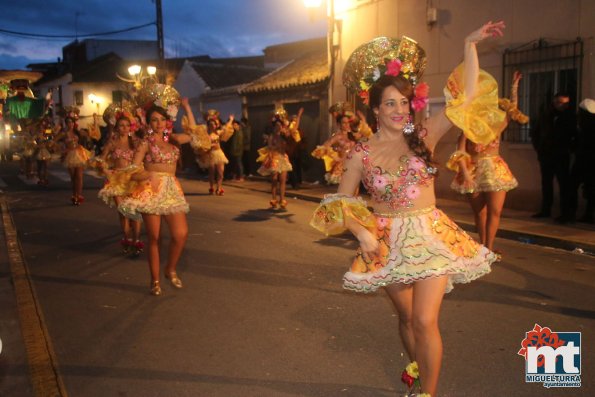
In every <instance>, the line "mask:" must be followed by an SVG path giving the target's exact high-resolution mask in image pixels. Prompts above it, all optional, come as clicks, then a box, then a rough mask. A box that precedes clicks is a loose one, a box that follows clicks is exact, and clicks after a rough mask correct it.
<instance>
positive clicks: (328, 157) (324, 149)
mask: <svg viewBox="0 0 595 397" xmlns="http://www.w3.org/2000/svg"><path fill="white" fill-rule="evenodd" d="M310 154H311V155H312V157H314V158H317V159H320V160H322V161H324V170H325V171H326V172H330V171H331V170H332V169H333V166H334V165H335V163H336V162H337V161H339V153H337V152H336V151H335V150H334V149H333V148H332V147H330V146H324V145H318V146H316V149H314V150H313V151H312V153H310Z"/></svg>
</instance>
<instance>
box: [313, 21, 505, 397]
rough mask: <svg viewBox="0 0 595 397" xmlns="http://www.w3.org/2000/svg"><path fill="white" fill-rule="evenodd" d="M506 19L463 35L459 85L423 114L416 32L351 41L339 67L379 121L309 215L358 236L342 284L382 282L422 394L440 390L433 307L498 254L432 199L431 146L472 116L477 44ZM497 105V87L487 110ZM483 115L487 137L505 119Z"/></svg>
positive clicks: (477, 92) (361, 288) (480, 136)
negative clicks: (440, 106)
mask: <svg viewBox="0 0 595 397" xmlns="http://www.w3.org/2000/svg"><path fill="white" fill-rule="evenodd" d="M503 28H504V23H503V22H497V23H491V22H489V23H487V24H485V25H484V26H482V27H481V28H480V29H478V30H477V31H475V32H473V33H471V34H470V35H469V36H467V38H466V39H465V57H464V68H463V69H461V70H460V71H461V73H462V75H461V77H462V78H463V81H464V82H465V84H464V85H463V86H464V91H460V92H457V94H456V96H454V97H453V98H451V99H450V100H449V101H448V103H447V105H446V109H445V111H441V112H435V114H434V116H432V117H431V118H429V119H427V120H423V121H422V122H421V123H419V124H414V120H413V118H412V116H413V114H412V112H416V111H420V110H422V109H423V108H425V107H426V106H427V104H428V97H427V94H428V86H427V84H425V83H419V78H420V76H421V73H422V71H423V69H424V67H425V53H424V51H423V50H422V49H421V48H420V47H419V45H418V44H417V43H416V42H415V41H413V40H411V39H409V38H406V37H403V38H401V39H400V40H399V39H390V38H386V37H381V38H377V39H374V40H372V41H371V42H369V43H366V44H364V45H362V46H360V47H359V48H357V49H356V50H355V51H354V53H353V54H352V55H351V56H350V58H349V60H348V61H347V63H346V66H345V70H344V74H343V81H344V83H345V84H347V85H348V86H349V87H350V88H351V89H353V90H355V91H357V92H359V94H360V97H362V98H364V99H367V100H369V106H370V108H371V110H372V112H373V114H374V116H375V117H377V119H378V130H377V132H376V133H375V134H374V135H373V136H372V137H370V138H369V139H368V140H364V141H362V142H360V143H358V144H356V146H355V147H354V148H353V150H351V152H350V153H349V154H348V156H347V160H346V162H345V172H344V173H343V177H342V178H341V183H340V184H339V189H338V193H337V194H333V195H327V196H326V197H325V198H324V199H323V201H322V202H321V204H320V206H319V207H318V208H317V209H316V211H315V213H314V215H313V217H312V220H311V225H312V226H314V227H315V228H317V229H318V230H321V231H323V232H325V233H327V234H330V233H337V232H340V231H342V230H344V228H347V229H349V230H350V231H351V232H352V233H353V234H354V236H355V237H356V238H357V239H358V240H359V243H360V248H359V249H358V252H357V255H356V257H355V259H354V261H353V263H352V265H351V269H350V270H349V271H348V272H347V273H346V274H345V276H344V278H343V281H344V287H345V288H347V289H350V290H353V291H357V292H372V291H375V290H377V289H378V288H381V287H384V289H385V291H386V292H387V294H388V296H389V297H390V299H391V300H392V302H393V304H394V306H395V308H396V309H397V311H398V313H399V331H400V334H401V339H402V341H403V344H404V346H405V348H406V350H407V353H408V355H409V358H410V359H411V360H415V361H416V364H415V365H418V370H419V377H418V379H417V380H418V382H421V386H420V388H421V392H422V393H423V394H421V395H422V396H429V395H432V396H434V397H436V389H437V384H438V377H439V373H440V366H441V361H442V342H441V337H440V331H439V329H438V315H439V311H440V306H441V303H442V299H443V296H444V293H445V292H449V291H450V290H451V289H452V287H453V283H466V282H469V281H472V280H474V279H476V278H478V277H480V276H482V275H485V274H487V273H489V272H490V265H491V263H492V262H493V261H494V260H495V259H496V257H495V255H494V253H493V252H491V251H490V250H488V249H487V248H486V247H484V246H481V245H479V244H477V243H476V242H475V241H473V240H472V239H471V237H469V236H468V235H467V234H466V233H465V232H464V231H463V230H462V229H460V228H459V227H458V226H457V225H456V224H455V223H454V222H453V221H452V220H450V219H449V218H448V217H447V216H446V215H445V214H444V213H443V212H442V211H440V210H439V209H437V208H436V206H435V202H436V198H435V193H434V178H435V175H436V171H437V170H436V166H435V165H434V163H433V161H432V159H431V154H432V149H433V148H434V147H435V145H436V143H437V142H438V141H439V140H440V138H441V137H442V136H443V135H444V134H445V133H446V132H447V131H448V130H449V129H450V128H451V127H452V125H453V123H455V124H456V125H459V126H460V120H463V121H466V122H469V121H477V119H478V117H479V116H478V113H476V110H477V109H475V106H479V104H478V102H482V100H483V96H484V95H487V93H486V92H484V91H482V88H483V87H482V86H481V84H480V83H481V82H479V83H478V71H479V65H478V60H477V50H476V48H475V45H476V43H477V42H479V41H481V40H483V39H485V38H487V37H491V36H500V35H501V34H502V29H503ZM497 106H498V104H497V97H495V98H494V99H493V103H492V108H493V110H498V109H497ZM484 110H485V109H484ZM482 114H485V112H484V113H482ZM485 121H486V122H484V123H476V124H478V125H480V127H483V128H484V129H483V130H474V131H473V133H474V135H477V136H476V137H475V138H476V139H477V140H478V141H481V142H484V143H486V142H490V141H491V140H493V139H494V137H495V136H496V135H497V133H499V131H500V130H501V129H500V127H501V125H500V124H501V122H498V121H495V120H493V119H490V118H488V120H485ZM490 123H495V125H491V124H490ZM466 130H468V129H465V128H463V131H466ZM360 181H363V183H364V185H365V186H366V188H367V189H368V191H369V193H370V196H371V201H372V202H371V203H370V205H371V207H372V208H373V213H371V212H370V211H369V210H368V208H367V204H366V203H365V202H364V201H363V200H362V199H361V198H360V197H354V196H353V192H354V191H355V189H356V187H357V186H358V185H359V183H360ZM411 372H412V373H413V372H414V371H411ZM416 392H417V391H416Z"/></svg>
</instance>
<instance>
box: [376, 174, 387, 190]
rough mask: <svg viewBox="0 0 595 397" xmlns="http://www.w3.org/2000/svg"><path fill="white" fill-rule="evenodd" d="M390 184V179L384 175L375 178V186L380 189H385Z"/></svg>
mask: <svg viewBox="0 0 595 397" xmlns="http://www.w3.org/2000/svg"><path fill="white" fill-rule="evenodd" d="M387 184H388V180H387V179H386V178H385V177H383V176H377V177H375V178H374V187H375V188H376V189H378V190H383V189H384V187H385V186H386V185H387Z"/></svg>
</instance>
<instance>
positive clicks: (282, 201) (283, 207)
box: [279, 200, 287, 209]
mask: <svg viewBox="0 0 595 397" xmlns="http://www.w3.org/2000/svg"><path fill="white" fill-rule="evenodd" d="M279 207H281V208H282V209H285V208H287V200H281V202H280V203H279Z"/></svg>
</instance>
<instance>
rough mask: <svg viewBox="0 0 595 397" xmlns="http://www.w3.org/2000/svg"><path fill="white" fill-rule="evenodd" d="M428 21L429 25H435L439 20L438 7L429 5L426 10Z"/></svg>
mask: <svg viewBox="0 0 595 397" xmlns="http://www.w3.org/2000/svg"><path fill="white" fill-rule="evenodd" d="M426 22H427V24H428V25H433V24H435V23H436V22H438V9H437V8H435V7H428V10H427V12H426Z"/></svg>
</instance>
